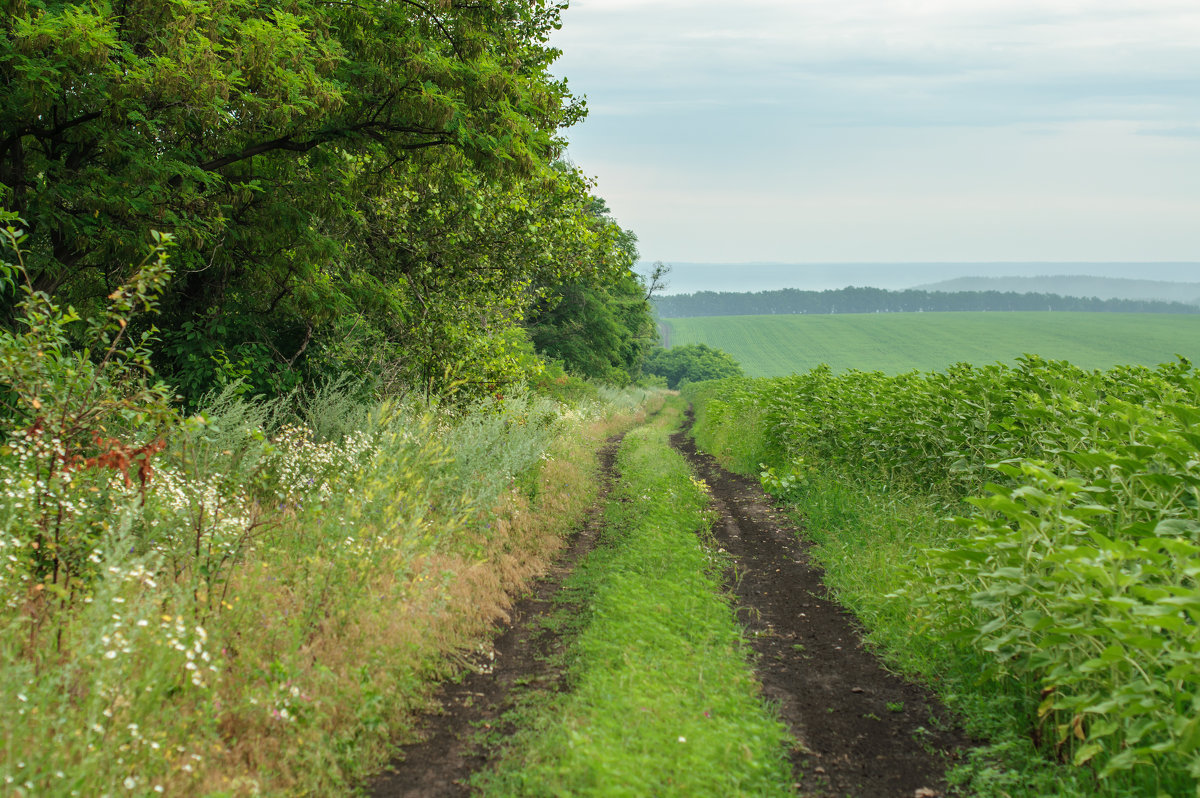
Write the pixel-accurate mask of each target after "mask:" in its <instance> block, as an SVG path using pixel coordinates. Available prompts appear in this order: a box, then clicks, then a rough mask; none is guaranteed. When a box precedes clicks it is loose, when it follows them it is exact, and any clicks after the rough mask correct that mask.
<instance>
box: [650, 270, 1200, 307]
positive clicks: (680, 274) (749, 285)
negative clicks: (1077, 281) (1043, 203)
mask: <svg viewBox="0 0 1200 798" xmlns="http://www.w3.org/2000/svg"><path fill="white" fill-rule="evenodd" d="M665 263H667V265H669V266H671V273H670V274H669V275H668V277H667V287H666V288H665V289H663V290H661V291H659V293H660V294H690V293H695V292H697V291H772V290H777V289H781V288H797V289H801V290H806V291H824V290H829V289H837V288H846V287H847V286H860V287H866V286H870V287H873V288H887V289H892V290H898V289H904V288H915V287H917V286H922V285H927V284H930V283H936V282H941V281H945V280H953V279H957V278H963V277H983V278H1005V277H1074V278H1085V277H1099V278H1112V279H1125V280H1137V281H1159V282H1164V283H1189V284H1200V262H1191V261H1157V262H1156V261H1146V262H1138V261H942V262H919V261H918V262H899V261H897V262H887V261H877V262H871V261H864V262H821V263H802V262H794V263H787V262H769V261H758V262H749V261H748V262H743V263H732V262H729V263H726V262H718V263H712V262H674V263H670V262H665ZM653 266H654V263H653V262H650V261H641V262H639V264H638V271H639V272H640V273H643V274H646V273H648V272H649V270H650V269H651V268H653ZM1192 299H1194V297H1190V296H1189V297H1186V298H1185V300H1184V301H1191V300H1192Z"/></svg>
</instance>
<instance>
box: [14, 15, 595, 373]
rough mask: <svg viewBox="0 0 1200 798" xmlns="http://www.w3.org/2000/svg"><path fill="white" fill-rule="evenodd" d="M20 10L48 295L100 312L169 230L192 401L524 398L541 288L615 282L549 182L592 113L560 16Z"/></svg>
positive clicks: (180, 369) (166, 312)
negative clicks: (312, 395) (152, 241)
mask: <svg viewBox="0 0 1200 798" xmlns="http://www.w3.org/2000/svg"><path fill="white" fill-rule="evenodd" d="M2 1H3V0H0V2H2ZM3 4H4V6H5V7H6V8H5V10H6V11H7V12H8V13H7V14H5V15H4V16H3V18H0V80H2V81H3V83H4V96H5V102H4V103H3V104H0V204H7V205H8V207H10V208H11V209H12V210H14V211H16V212H17V213H19V214H20V215H21V216H22V218H24V219H25V220H26V221H27V223H28V231H29V241H28V245H27V246H28V248H29V257H28V269H29V273H30V277H31V281H32V283H33V286H34V287H35V289H36V290H39V291H44V292H46V293H48V294H51V295H55V296H58V297H61V298H62V299H64V300H65V301H71V302H74V303H75V304H77V305H79V306H80V307H81V308H83V307H86V306H87V305H89V304H91V305H96V306H98V305H99V304H101V303H102V298H103V297H105V296H107V295H108V294H110V293H111V292H112V290H113V289H114V288H115V287H116V286H117V285H119V284H120V283H121V282H122V280H123V279H124V277H125V276H126V270H125V269H122V268H119V267H117V266H114V264H122V263H129V262H136V258H135V257H134V255H135V254H136V253H138V252H140V249H141V247H143V246H144V240H145V235H146V231H148V230H149V229H152V228H153V229H167V230H171V231H172V232H173V234H174V236H175V239H176V240H177V241H178V243H179V246H178V249H177V251H176V253H175V255H174V257H173V265H174V268H175V276H174V278H173V279H172V281H171V283H170V285H169V287H168V289H167V290H166V292H165V293H164V295H163V300H162V316H161V319H160V326H161V328H162V339H163V346H162V348H161V349H160V351H159V353H158V356H157V359H158V365H159V366H160V367H161V368H162V370H163V372H164V373H165V374H166V375H168V376H170V377H171V378H172V379H174V381H175V382H176V384H177V385H179V386H180V387H181V388H182V389H183V390H184V391H185V392H186V393H188V394H190V395H192V396H196V395H198V394H199V393H200V392H202V391H204V390H207V389H208V388H211V387H213V386H215V385H220V384H221V383H222V382H229V381H232V380H235V379H238V378H247V379H249V380H250V384H251V387H252V388H253V389H254V390H256V391H264V392H274V391H279V390H284V389H287V388H288V387H290V386H292V385H294V384H296V383H298V382H299V381H301V380H303V379H307V378H310V377H312V376H315V375H319V374H322V373H326V372H329V371H336V370H339V369H342V368H346V367H363V366H366V365H370V366H372V367H374V368H377V369H379V370H381V371H383V372H387V373H392V374H394V376H395V377H396V379H397V380H398V381H401V382H405V383H407V384H413V383H416V382H424V383H425V384H430V383H431V382H439V383H442V384H446V383H449V382H456V381H457V382H461V381H463V380H467V381H471V380H480V381H486V380H489V379H493V378H495V379H501V380H503V379H506V378H511V375H512V373H513V371H514V369H516V368H517V366H516V364H518V363H519V362H522V360H523V358H524V355H521V354H520V351H523V347H524V348H525V349H527V347H526V346H525V345H524V344H523V343H522V341H521V335H520V334H519V333H516V334H514V333H513V331H512V328H513V327H516V326H519V325H520V323H521V321H522V320H523V315H524V312H525V310H526V308H528V307H529V306H530V304H531V303H532V302H533V301H534V300H535V299H536V296H537V291H536V289H535V288H534V286H538V285H547V284H551V283H555V282H558V283H561V282H564V281H570V280H583V281H587V280H591V279H608V278H607V277H602V276H601V273H602V272H603V271H604V269H606V268H608V267H609V266H610V265H611V262H612V261H611V258H610V257H609V254H608V253H609V252H610V251H611V250H613V249H614V247H615V246H616V236H615V233H614V232H613V231H611V230H608V229H606V228H604V227H601V228H597V226H596V225H595V224H594V219H593V218H592V216H591V215H590V214H589V213H588V205H589V203H591V202H592V198H591V196H590V193H589V192H590V187H589V186H588V185H587V183H586V181H584V180H583V179H582V178H581V177H579V175H578V174H577V173H576V172H575V171H574V170H562V169H555V170H552V169H550V168H549V166H548V164H550V163H552V162H553V160H554V159H555V158H556V157H557V156H558V154H559V152H560V151H561V149H562V144H563V142H562V140H561V138H560V134H559V131H560V129H561V128H563V127H565V126H567V125H570V124H572V123H573V122H574V121H576V120H578V119H579V118H581V116H582V114H583V106H582V103H581V102H579V101H578V100H576V99H575V98H574V97H572V95H571V94H570V93H569V91H568V90H567V87H566V83H565V81H561V80H558V79H556V78H554V77H553V76H552V75H550V74H549V72H548V71H547V70H548V67H549V65H550V64H551V62H552V61H553V59H554V58H555V57H556V56H557V51H556V50H554V49H553V48H550V47H549V46H548V44H547V40H548V36H549V33H550V32H551V31H552V30H553V29H554V28H556V27H557V26H558V24H559V23H558V18H559V13H560V11H561V7H562V6H561V4H558V3H551V2H547V1H546V0H533V1H532V2H512V1H511V0H474V1H473V2H470V3H467V2H457V1H453V2H430V3H425V2H421V1H420V0H402V1H401V2H393V1H392V0H355V2H347V3H330V2H323V1H322V0H293V2H289V3H286V4H261V3H252V2H250V1H249V0H222V2H219V3H217V2H214V3H206V2H198V1H197V0H153V1H151V0H120V1H119V2H118V1H116V0H107V1H106V0H95V2H92V3H90V4H86V5H73V4H70V3H66V2H57V1H56V0H7V2H4V3H3ZM0 302H8V305H7V306H5V305H0V316H6V317H7V318H8V319H9V321H10V323H11V319H12V304H11V299H10V300H0Z"/></svg>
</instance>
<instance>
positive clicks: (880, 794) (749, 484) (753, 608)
mask: <svg viewBox="0 0 1200 798" xmlns="http://www.w3.org/2000/svg"><path fill="white" fill-rule="evenodd" d="M689 418H690V414H689ZM671 444H672V445H673V446H675V447H676V448H677V449H678V450H679V451H680V452H682V453H683V454H684V456H685V457H687V458H688V461H689V462H690V463H691V464H692V469H693V470H694V471H695V472H696V475H697V476H699V477H700V478H702V479H703V480H704V481H705V482H706V483H708V486H709V488H710V491H711V494H712V496H713V500H714V504H715V506H716V510H717V512H718V513H719V518H718V520H717V522H716V523H715V524H714V527H713V534H714V535H715V536H716V539H717V541H718V543H719V544H720V546H721V547H722V548H724V549H725V550H726V551H727V552H728V553H729V554H730V555H731V556H732V557H733V558H734V561H735V563H736V566H735V573H736V580H735V581H734V583H733V584H732V585H731V588H732V589H733V591H734V593H735V594H736V596H737V605H738V610H739V619H740V620H741V622H742V624H743V625H744V627H745V628H746V630H747V632H748V637H749V638H750V641H751V644H752V645H753V647H754V649H755V651H756V652H757V654H758V660H759V661H758V674H759V678H760V679H761V680H762V683H763V688H764V692H765V694H766V696H767V697H768V698H769V699H771V700H773V701H775V702H776V703H777V704H778V706H779V712H780V715H781V716H782V718H783V720H784V721H785V722H786V723H787V724H788V725H789V727H790V728H791V730H792V733H793V734H794V735H795V736H796V737H797V739H799V740H800V742H801V744H802V746H803V748H802V749H801V750H798V751H796V752H795V754H794V755H793V762H794V764H795V765H796V777H797V779H799V784H800V792H801V794H802V795H813V796H858V797H861V798H892V797H893V796H897V797H898V796H904V798H914V796H916V797H917V798H925V797H926V796H935V795H942V794H943V793H944V789H945V779H944V774H945V771H946V768H947V766H948V765H949V764H951V763H952V761H953V759H954V757H956V756H957V755H959V752H960V751H961V750H963V748H965V747H966V746H968V745H969V744H970V743H969V741H968V740H967V739H966V738H965V737H964V736H963V734H962V733H961V732H960V731H958V730H956V729H955V728H954V724H953V722H952V721H951V720H950V719H949V716H948V715H947V713H946V712H945V710H944V709H943V708H942V707H941V706H940V705H939V704H938V703H937V701H936V700H935V699H934V698H932V696H930V694H929V693H928V692H927V691H926V690H924V689H922V688H920V687H917V686H915V685H913V684H911V683H909V682H906V681H905V680H903V679H902V678H900V677H898V676H896V675H894V674H892V673H890V672H888V671H887V670H885V669H884V668H883V666H882V665H881V664H880V662H879V660H878V659H877V658H876V657H875V656H874V655H873V654H872V653H870V652H869V651H868V650H867V649H865V648H864V647H863V643H862V638H861V635H860V633H859V630H858V627H857V624H856V622H855V620H854V618H853V616H852V615H850V613H848V612H846V611H845V610H844V609H842V608H841V607H840V606H838V605H837V604H836V603H835V602H834V601H833V600H832V599H830V598H829V596H828V594H827V592H826V589H825V585H824V583H823V581H822V571H821V569H820V568H819V567H818V566H817V565H816V564H815V563H814V562H813V561H812V559H811V557H810V556H809V554H808V546H807V544H805V543H804V542H802V541H801V540H800V539H799V537H798V535H797V533H796V530H795V529H794V527H792V526H791V525H790V524H789V522H788V520H787V519H786V518H785V517H784V516H783V515H782V514H781V513H779V512H777V511H776V510H775V509H774V508H772V507H771V505H770V502H769V499H768V498H767V496H766V495H765V494H764V493H763V491H762V488H761V487H760V486H759V485H758V483H757V481H756V480H753V479H750V478H748V477H744V476H740V475H738V474H733V473H730V472H729V471H726V470H725V469H724V468H722V467H721V466H720V465H719V464H718V463H717V461H716V460H715V459H714V458H713V457H711V456H710V455H708V454H705V453H703V452H698V451H697V450H696V446H695V442H694V441H693V440H692V439H691V438H690V437H689V436H688V434H687V431H686V430H684V431H682V432H679V433H676V434H675V435H673V436H672V438H671Z"/></svg>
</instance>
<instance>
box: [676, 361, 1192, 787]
mask: <svg viewBox="0 0 1200 798" xmlns="http://www.w3.org/2000/svg"><path fill="white" fill-rule="evenodd" d="M693 398H694V400H695V401H696V402H697V405H698V414H697V416H698V419H699V427H700V429H701V430H702V432H703V434H704V435H705V436H706V443H707V444H708V445H709V446H710V447H711V448H713V449H714V450H716V451H717V452H722V451H724V452H727V453H729V454H731V455H734V456H735V458H736V459H737V460H738V461H739V463H740V464H741V466H742V467H743V468H745V467H746V465H747V464H748V463H749V462H751V461H753V462H756V463H757V462H762V463H764V468H765V469H766V470H765V471H764V484H767V485H768V487H771V488H773V489H775V490H776V491H777V492H781V493H786V492H800V493H803V492H804V491H806V490H807V488H806V483H807V482H808V479H809V476H810V475H812V474H814V473H816V471H817V470H818V469H826V468H831V469H833V471H834V472H835V473H838V474H842V475H843V479H846V480H851V479H852V480H865V481H866V482H869V483H872V484H879V483H883V484H888V485H891V486H893V487H892V490H893V491H907V492H909V493H918V494H924V495H929V494H932V495H934V496H936V497H939V499H940V501H942V502H943V503H944V504H943V512H947V511H948V512H957V513H958V514H959V519H958V524H959V525H960V531H959V533H958V534H957V535H955V536H951V537H949V538H947V539H944V540H941V541H938V543H937V545H936V547H934V548H932V549H927V550H925V551H922V552H915V553H914V555H915V556H913V557H912V559H911V562H898V563H896V562H894V563H889V564H887V567H888V568H890V569H892V570H893V571H895V570H897V569H899V570H902V571H903V572H904V573H903V575H902V576H900V577H898V578H897V579H895V580H894V581H895V582H897V583H899V584H904V585H906V587H905V588H904V589H903V590H901V591H899V593H898V594H897V595H898V596H899V594H901V593H902V594H904V595H905V596H907V599H906V602H907V603H906V604H905V606H906V608H907V611H908V612H909V613H910V615H909V616H908V618H907V624H908V627H909V630H910V634H911V635H912V636H913V637H922V636H929V637H932V638H935V639H940V640H943V641H946V642H947V644H949V645H952V646H954V645H960V646H963V647H964V651H963V656H966V657H973V658H974V659H973V660H972V661H974V662H976V663H977V665H978V666H979V667H982V668H983V670H984V674H985V676H987V677H989V678H990V679H992V680H995V681H998V682H1000V683H1002V684H1006V685H1008V686H1009V687H1010V689H1011V690H1013V691H1014V692H1015V693H1016V694H1018V695H1019V696H1020V697H1021V698H1022V700H1023V706H1024V707H1025V709H1026V712H1027V715H1026V717H1025V719H1024V722H1026V723H1028V732H1029V733H1030V734H1031V735H1032V736H1033V737H1034V739H1036V740H1038V741H1040V742H1041V744H1042V745H1043V746H1044V750H1045V751H1046V752H1047V753H1048V754H1051V755H1054V756H1057V757H1059V758H1061V759H1062V760H1064V761H1068V762H1071V763H1074V764H1075V765H1077V766H1079V767H1082V768H1086V769H1088V770H1089V771H1090V772H1091V773H1093V774H1094V776H1095V778H1096V781H1095V784H1094V789H1096V790H1097V791H1100V792H1104V793H1105V794H1125V793H1124V791H1129V790H1132V791H1133V792H1134V793H1138V794H1153V793H1155V792H1157V793H1158V794H1170V795H1183V794H1192V793H1193V792H1194V791H1195V790H1196V789H1197V787H1198V785H1200V758H1198V757H1200V718H1198V717H1197V714H1196V710H1195V708H1196V706H1197V705H1198V704H1200V585H1198V583H1197V576H1198V574H1200V571H1198V569H1197V565H1196V563H1197V561H1198V560H1200V523H1198V522H1197V515H1196V513H1197V506H1198V502H1200V474H1198V473H1197V466H1196V464H1197V463H1198V462H1200V437H1197V435H1196V432H1195V426H1196V424H1197V423H1200V373H1197V372H1196V370H1194V369H1193V368H1192V367H1191V365H1190V364H1188V363H1187V362H1186V361H1181V362H1177V363H1174V364H1169V365H1163V366H1160V367H1158V368H1154V369H1151V368H1144V367H1134V366H1130V367H1118V368H1114V369H1112V370H1109V371H1105V372H1101V371H1085V370H1082V369H1079V368H1076V367H1074V366H1071V365H1069V364H1067V363H1064V362H1045V361H1041V360H1038V359H1036V358H1028V359H1025V360H1023V361H1022V362H1021V363H1020V364H1019V365H1018V366H1017V367H1012V368H1010V367H1006V366H1000V365H996V366H989V367H984V368H977V367H972V366H968V365H961V366H956V367H954V368H952V369H950V370H948V371H947V372H945V373H925V374H921V373H915V372H914V373H908V374H903V375H899V376H885V375H883V374H879V373H862V372H851V373H848V374H846V375H842V376H834V375H833V374H831V373H830V372H829V370H828V369H818V370H815V371H812V372H809V373H806V374H802V375H798V376H795V377H789V378H781V379H772V380H756V381H725V382H718V383H710V384H707V385H704V386H699V387H698V388H696V389H695V390H694V391H693ZM748 431H749V432H750V434H748ZM897 495H898V494H897ZM964 500H965V503H964ZM896 600H897V601H899V600H900V599H899V598H897V599H896Z"/></svg>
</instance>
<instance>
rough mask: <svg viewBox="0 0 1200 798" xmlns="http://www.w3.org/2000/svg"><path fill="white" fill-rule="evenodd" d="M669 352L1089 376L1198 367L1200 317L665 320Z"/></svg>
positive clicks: (801, 367) (871, 367)
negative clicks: (700, 350)
mask: <svg viewBox="0 0 1200 798" xmlns="http://www.w3.org/2000/svg"><path fill="white" fill-rule="evenodd" d="M665 323H666V324H667V325H668V326H669V328H670V342H671V345H672V346H679V345H681V344H693V343H704V344H708V345H709V346H715V347H718V348H720V349H724V350H725V351H726V352H729V353H730V354H731V355H733V356H734V357H735V358H737V359H738V361H740V362H741V364H742V367H743V368H744V369H745V370H746V373H747V374H749V375H750V376H753V377H770V376H780V375H784V374H791V373H795V372H800V371H807V370H808V369H811V368H813V367H814V366H818V365H820V364H822V363H828V364H829V365H830V366H832V367H833V369H834V371H845V370H848V369H860V370H862V371H876V370H878V371H884V372H887V373H891V374H896V373H900V372H904V371H909V370H912V369H918V370H921V371H933V370H940V369H944V368H945V367H947V366H949V365H952V364H954V363H957V362H963V361H966V362H971V363H977V364H982V363H993V362H996V361H1005V362H1012V361H1013V360H1015V359H1016V358H1018V357H1020V356H1021V355H1023V354H1036V355H1041V356H1042V357H1045V358H1048V359H1053V360H1069V361H1071V362H1072V363H1075V364H1076V365H1079V366H1082V367H1084V368H1107V367H1109V366H1114V365H1117V364H1120V363H1141V364H1146V365H1154V364H1157V363H1161V362H1166V361H1170V360H1173V359H1174V358H1175V355H1176V354H1180V355H1183V356H1185V357H1187V358H1189V359H1192V360H1200V316H1174V315H1166V314H1137V313H1128V314H1126V313H889V314H845V315H837V316H715V317H709V318H693V319H667V320H665Z"/></svg>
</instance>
